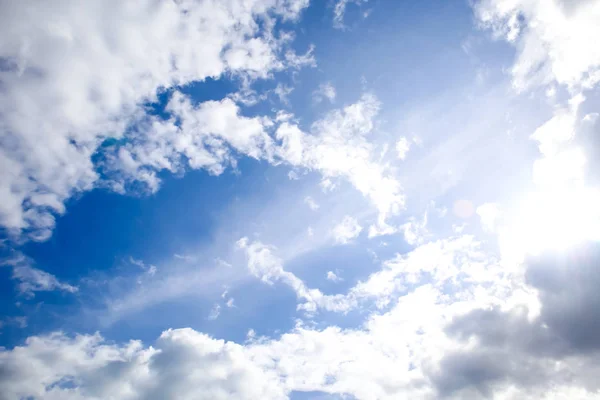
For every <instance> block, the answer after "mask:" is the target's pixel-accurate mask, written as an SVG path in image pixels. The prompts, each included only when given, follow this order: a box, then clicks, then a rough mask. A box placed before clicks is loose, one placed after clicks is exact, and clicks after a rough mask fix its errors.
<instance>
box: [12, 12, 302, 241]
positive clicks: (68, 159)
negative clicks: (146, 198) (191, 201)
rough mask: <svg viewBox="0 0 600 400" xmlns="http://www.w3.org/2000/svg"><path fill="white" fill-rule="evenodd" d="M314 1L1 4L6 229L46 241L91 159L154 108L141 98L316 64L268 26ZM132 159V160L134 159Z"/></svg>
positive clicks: (90, 181)
mask: <svg viewBox="0 0 600 400" xmlns="http://www.w3.org/2000/svg"><path fill="white" fill-rule="evenodd" d="M307 5H308V0H250V1H238V0H235V1H232V2H227V3H221V2H210V1H198V2H181V1H166V2H158V3H157V2H153V1H149V0H143V1H140V2H136V3H135V4H134V5H131V4H125V3H123V2H120V1H90V2H86V3H85V4H83V3H80V2H77V1H70V0H69V1H62V2H60V3H59V4H56V5H55V6H53V7H50V8H44V7H42V8H40V7H32V6H31V4H30V1H19V2H9V3H2V6H1V8H0V16H1V17H0V26H1V27H2V28H1V31H2V37H3V41H2V44H1V45H0V59H1V60H2V69H1V70H0V81H1V82H2V91H1V92H0V110H2V111H1V114H0V118H1V120H2V124H1V126H0V132H1V134H2V137H3V138H4V139H3V147H2V149H0V171H1V172H0V174H1V175H0V182H1V183H0V196H1V197H0V198H1V201H0V225H2V226H4V227H5V228H7V229H8V230H9V231H11V232H13V233H15V234H17V235H18V234H19V232H22V231H28V232H31V237H32V238H33V239H37V240H45V239H47V238H48V237H49V236H50V234H51V230H52V228H53V226H54V217H53V214H57V213H58V214H61V213H63V212H64V202H65V200H66V199H68V198H69V197H71V196H72V195H73V194H75V193H78V192H83V191H87V190H90V189H91V188H93V187H94V186H96V185H97V184H98V180H99V175H98V173H97V171H96V168H95V166H94V165H93V163H92V159H91V157H92V155H93V154H94V153H95V152H96V151H97V149H98V148H99V146H100V145H101V143H102V142H103V141H104V140H106V139H108V138H116V139H120V138H122V137H123V136H124V134H125V132H126V131H127V128H128V127H129V126H130V125H132V124H135V123H136V121H138V120H139V119H140V118H141V117H143V115H144V114H145V113H146V110H145V108H144V104H145V103H147V102H153V101H156V100H157V98H156V93H157V91H160V90H163V89H164V88H169V87H174V86H180V85H185V84H187V83H190V82H193V81H202V80H204V79H206V78H209V77H211V78H219V77H221V76H222V75H223V74H234V75H236V76H241V77H242V78H243V79H246V80H248V79H250V80H251V79H256V78H263V77H268V76H269V74H270V73H271V72H272V71H277V70H281V69H284V68H287V67H292V68H297V67H299V66H301V65H306V63H309V62H313V63H314V59H313V58H312V55H311V54H310V53H308V54H307V55H304V56H298V55H296V54H295V53H294V52H292V51H291V50H290V49H289V48H288V46H287V44H286V43H287V42H288V41H289V39H290V36H289V35H286V34H280V35H279V34H278V33H277V32H274V31H273V26H274V24H272V23H269V21H272V20H273V19H277V18H279V19H288V20H293V19H296V18H297V17H298V15H299V13H300V12H301V11H302V10H303V9H304V8H305V7H306V6H307ZM208 14H210V15H211V18H204V17H203V16H205V15H208ZM98 15H104V16H105V18H98ZM259 19H260V20H262V21H266V22H265V23H264V24H258V23H257V21H258V20H259ZM25 27H33V28H31V29H30V28H25ZM311 60H312V61H311ZM148 156H150V155H148ZM196 156H197V157H201V155H196ZM123 161H124V163H127V162H128V161H130V160H129V159H127V154H124V155H123ZM152 161H153V162H159V160H152ZM196 161H197V162H200V161H199V160H198V159H197V160H196ZM135 165H136V164H135V163H134V164H133V166H132V167H134V166H135ZM146 182H147V183H148V184H150V185H155V184H156V179H155V178H154V177H153V176H152V175H151V173H148V176H147V178H146Z"/></svg>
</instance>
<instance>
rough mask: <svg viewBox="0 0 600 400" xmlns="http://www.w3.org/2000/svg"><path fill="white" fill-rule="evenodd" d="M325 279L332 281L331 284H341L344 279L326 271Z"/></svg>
mask: <svg viewBox="0 0 600 400" xmlns="http://www.w3.org/2000/svg"><path fill="white" fill-rule="evenodd" d="M325 277H326V278H327V280H329V281H332V282H341V281H343V280H344V279H343V278H341V277H340V276H339V275H338V274H336V273H335V272H333V271H327V274H326V275H325Z"/></svg>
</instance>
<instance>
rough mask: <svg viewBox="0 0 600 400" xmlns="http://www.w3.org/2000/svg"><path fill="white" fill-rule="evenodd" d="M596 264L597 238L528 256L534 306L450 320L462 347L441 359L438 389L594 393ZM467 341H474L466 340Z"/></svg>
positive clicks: (598, 301)
mask: <svg viewBox="0 0 600 400" xmlns="http://www.w3.org/2000/svg"><path fill="white" fill-rule="evenodd" d="M599 263H600V247H599V245H598V243H584V244H582V245H580V246H578V247H576V248H573V249H571V250H569V251H568V252H566V253H565V252H556V251H548V252H546V253H544V254H542V255H540V256H537V257H532V258H529V260H528V261H527V267H526V272H525V275H526V281H527V283H528V284H529V285H531V286H532V287H533V288H535V289H536V290H537V291H538V293H539V302H540V310H539V311H535V310H534V311H533V313H531V311H532V310H530V309H529V308H528V306H527V305H521V306H519V307H515V308H510V309H508V310H502V309H500V308H499V307H492V308H484V309H478V310H473V311H471V312H469V313H467V314H465V315H463V316H460V317H457V318H455V319H454V320H453V322H452V323H451V324H450V325H449V326H448V327H447V331H448V333H449V334H450V335H451V336H454V337H456V338H458V339H459V340H461V341H462V342H463V343H464V348H463V349H461V350H458V351H456V352H454V353H452V354H451V355H448V356H447V357H446V359H445V360H444V361H443V362H444V363H446V367H447V368H446V369H445V370H444V372H443V375H441V376H439V377H438V378H439V382H438V384H439V385H440V388H441V390H442V391H444V392H460V391H464V390H465V388H468V387H477V388H479V389H480V392H481V393H482V394H485V393H490V392H492V391H494V390H499V389H500V388H504V389H507V388H508V387H510V386H513V387H515V386H516V387H517V388H520V390H526V391H528V392H530V393H531V397H532V398H533V397H535V396H536V393H537V395H539V396H540V397H541V398H553V397H552V394H553V393H555V392H554V391H553V389H554V388H559V389H561V388H567V389H568V388H571V389H570V390H572V391H573V393H577V395H576V396H575V397H573V398H578V399H580V398H581V399H583V398H593V395H592V393H597V391H598V390H599V389H600V387H599V386H598V383H597V380H596V379H594V378H593V376H595V374H597V373H598V371H599V368H598V365H599V364H598V360H599V359H598V354H599V351H600V341H599V340H598V337H597V335H595V334H594V332H596V331H597V329H598V326H600V313H599V312H598V307H599V305H600V297H599V296H598V294H597V290H595V288H596V287H597V285H598V282H599V279H600V274H599V273H598V271H599V270H598V268H597V267H598V265H599ZM532 315H533V318H532V317H531V316H532ZM473 340H476V343H478V345H477V346H476V347H473V346H469V345H468V344H467V342H468V341H473ZM492 360H495V361H493V362H492ZM457 375H459V376H461V377H462V378H461V379H460V380H457V379H456V376H457ZM467 390H468V389H467ZM557 392H560V390H558V391H557ZM567 392H569V391H568V390H567ZM556 395H558V393H556ZM564 398H567V397H564Z"/></svg>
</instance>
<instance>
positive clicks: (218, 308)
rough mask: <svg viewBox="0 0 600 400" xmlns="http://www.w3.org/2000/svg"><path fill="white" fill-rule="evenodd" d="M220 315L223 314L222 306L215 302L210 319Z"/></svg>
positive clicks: (209, 315) (212, 319)
mask: <svg viewBox="0 0 600 400" xmlns="http://www.w3.org/2000/svg"><path fill="white" fill-rule="evenodd" d="M219 315H221V306H220V305H218V304H215V305H213V308H211V310H210V313H209V314H208V320H209V321H214V320H216V319H217V318H219Z"/></svg>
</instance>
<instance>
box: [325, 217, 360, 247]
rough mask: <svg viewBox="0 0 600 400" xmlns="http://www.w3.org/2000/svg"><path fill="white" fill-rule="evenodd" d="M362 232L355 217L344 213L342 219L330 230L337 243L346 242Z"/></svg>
mask: <svg viewBox="0 0 600 400" xmlns="http://www.w3.org/2000/svg"><path fill="white" fill-rule="evenodd" d="M360 232H362V226H360V225H359V223H358V221H357V220H356V218H353V217H351V216H349V215H346V216H345V217H344V219H342V221H341V222H340V223H339V224H337V225H336V226H335V227H334V228H333V229H332V231H331V234H332V235H333V238H334V239H335V241H336V242H337V243H341V244H347V243H350V241H352V240H353V239H356V238H357V237H358V235H360Z"/></svg>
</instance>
